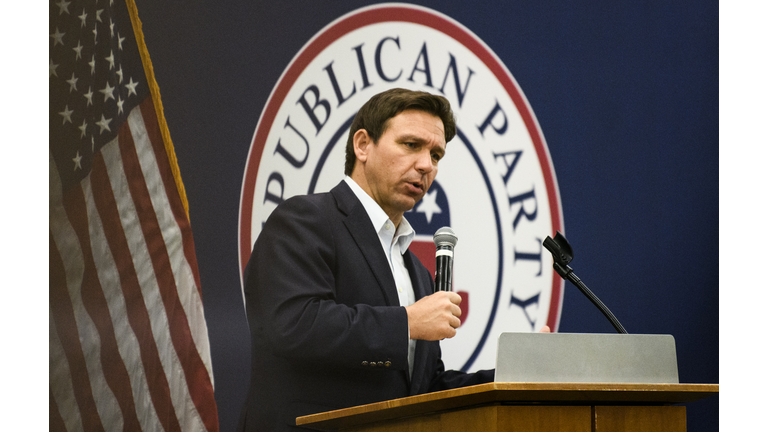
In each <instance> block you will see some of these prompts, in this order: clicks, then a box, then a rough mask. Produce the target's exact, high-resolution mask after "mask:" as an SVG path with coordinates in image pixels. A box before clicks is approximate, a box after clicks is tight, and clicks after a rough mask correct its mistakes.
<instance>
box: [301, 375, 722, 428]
mask: <svg viewBox="0 0 768 432" xmlns="http://www.w3.org/2000/svg"><path fill="white" fill-rule="evenodd" d="M719 388H720V386H719V384H597V383H586V384H585V383H488V384H481V385H476V386H471V387H464V388H459V389H454V390H446V391H441V392H435V393H428V394H423V395H418V396H411V397H406V398H402V399H394V400H389V401H384V402H379V403H374V404H370V405H361V406H356V407H352V408H347V409H342V410H337V411H329V412H324V413H319V414H313V415H308V416H304V417H299V418H297V419H296V424H297V425H299V426H304V427H309V428H313V429H319V430H328V429H330V430H336V429H338V430H341V431H359V432H363V431H365V432H394V431H398V432H399V431H405V432H411V431H429V432H452V431H456V432H469V431H479V432H494V431H526V432H539V431H541V432H552V431H568V432H571V431H573V432H607V431H627V432H630V431H653V432H657V431H665V432H679V431H685V430H686V415H685V407H684V406H673V404H679V403H685V402H693V401H697V400H699V399H703V398H705V397H708V396H711V395H714V394H717V393H718V392H719Z"/></svg>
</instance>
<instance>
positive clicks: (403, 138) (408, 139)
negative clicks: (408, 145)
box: [397, 133, 427, 143]
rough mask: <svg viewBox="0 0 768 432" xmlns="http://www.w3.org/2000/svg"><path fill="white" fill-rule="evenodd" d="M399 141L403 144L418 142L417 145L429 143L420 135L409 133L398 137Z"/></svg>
mask: <svg viewBox="0 0 768 432" xmlns="http://www.w3.org/2000/svg"><path fill="white" fill-rule="evenodd" d="M397 140H398V141H401V142H417V143H425V142H427V140H425V139H424V138H421V137H420V136H418V135H414V134H409V133H406V134H403V135H400V136H398V137H397Z"/></svg>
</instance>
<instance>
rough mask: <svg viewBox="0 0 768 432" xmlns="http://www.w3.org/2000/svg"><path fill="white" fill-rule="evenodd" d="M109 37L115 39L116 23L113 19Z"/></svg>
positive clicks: (110, 20)
mask: <svg viewBox="0 0 768 432" xmlns="http://www.w3.org/2000/svg"><path fill="white" fill-rule="evenodd" d="M109 36H110V37H115V23H114V22H113V21H112V18H110V19H109Z"/></svg>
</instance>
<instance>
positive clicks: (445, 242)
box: [433, 227, 459, 247]
mask: <svg viewBox="0 0 768 432" xmlns="http://www.w3.org/2000/svg"><path fill="white" fill-rule="evenodd" d="M433 239H434V241H435V246H438V247H439V246H450V247H454V246H456V243H457V242H458V241H459V238H458V237H457V236H456V233H455V232H453V230H452V229H451V227H442V228H440V229H439V230H437V232H435V235H434V237H433Z"/></svg>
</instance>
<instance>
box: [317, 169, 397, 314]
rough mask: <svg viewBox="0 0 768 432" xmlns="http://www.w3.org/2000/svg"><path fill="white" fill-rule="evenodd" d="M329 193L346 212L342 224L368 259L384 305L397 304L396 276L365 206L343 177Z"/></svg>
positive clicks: (340, 209)
mask: <svg viewBox="0 0 768 432" xmlns="http://www.w3.org/2000/svg"><path fill="white" fill-rule="evenodd" d="M331 194H332V195H333V196H334V198H335V199H336V205H337V207H338V208H339V211H340V212H341V213H342V214H344V215H345V216H346V217H345V218H344V225H345V226H346V227H347V229H348V230H349V233H350V234H351V235H352V238H353V239H354V241H355V243H356V244H357V247H358V248H359V249H360V253H361V254H362V255H363V257H365V260H366V261H367V262H368V266H369V267H370V269H371V272H372V273H373V275H374V277H375V278H376V281H377V282H378V283H379V288H380V289H381V290H382V292H383V293H384V298H385V299H386V302H387V306H399V305H400V300H399V299H398V297H397V288H396V287H395V279H394V278H393V277H392V271H391V270H390V269H389V265H388V264H387V257H386V255H384V251H383V250H382V249H381V242H380V241H379V236H378V234H377V233H376V230H375V229H374V228H373V225H372V224H371V219H370V217H369V216H368V213H366V211H365V207H363V205H362V204H361V203H360V200H358V199H357V197H356V196H355V194H354V192H352V190H351V189H350V188H349V186H348V185H347V184H346V182H345V181H342V182H341V183H339V184H338V185H337V186H336V187H335V188H333V189H332V190H331Z"/></svg>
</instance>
